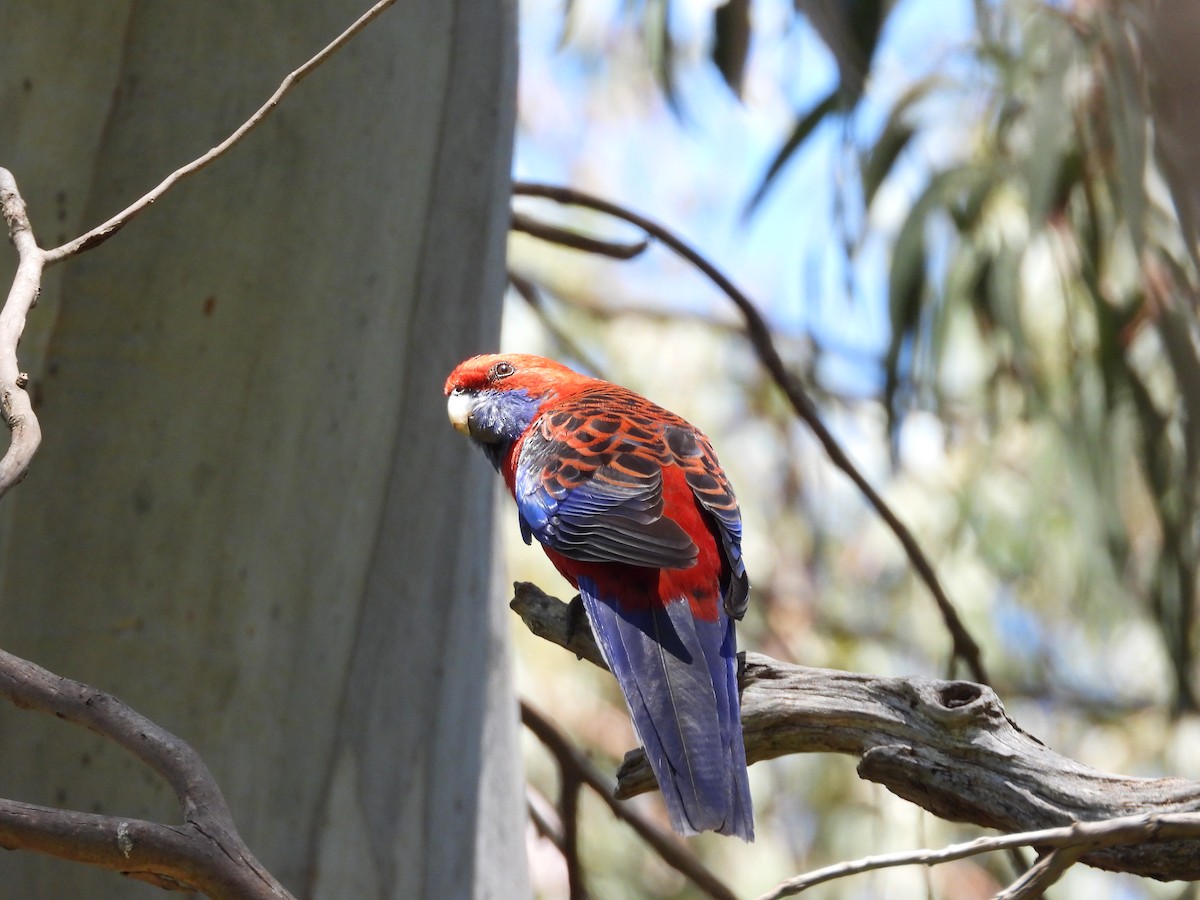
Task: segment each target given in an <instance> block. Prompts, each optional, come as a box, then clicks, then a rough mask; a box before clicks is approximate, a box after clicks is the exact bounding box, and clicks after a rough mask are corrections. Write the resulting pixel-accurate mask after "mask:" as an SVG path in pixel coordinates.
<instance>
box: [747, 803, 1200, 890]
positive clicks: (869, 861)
mask: <svg viewBox="0 0 1200 900" xmlns="http://www.w3.org/2000/svg"><path fill="white" fill-rule="evenodd" d="M1197 839H1200V813H1163V814H1154V813H1150V814H1142V815H1137V816H1122V817H1120V818H1116V819H1106V820H1104V821H1100V822H1076V823H1074V824H1072V825H1067V826H1064V827H1062V828H1044V829H1041V830H1040V831H1026V832H1021V833H1019V834H1004V835H999V836H996V837H981V838H976V839H975V840H973V841H966V842H964V843H961V844H951V845H950V846H948V847H943V848H941V849H940V850H910V851H905V852H902V853H885V854H880V855H878V856H866V857H863V858H862V859H856V860H852V861H850V862H844V863H838V864H837V865H834V866H828V867H826V868H824V869H817V870H815V871H813V872H808V873H806V874H804V875H799V876H797V877H795V878H789V879H788V880H787V881H784V882H782V883H781V884H778V885H776V886H775V887H774V888H772V889H771V890H770V891H768V892H767V893H765V894H763V895H762V896H761V897H760V898H759V900H777V898H779V897H791V896H793V895H795V894H799V893H800V892H802V891H806V890H808V889H809V888H811V887H815V886H816V885H818V884H823V883H824V882H826V881H833V880H834V879H837V878H845V877H846V876H848V875H859V874H861V873H863V872H871V871H875V870H877V869H889V868H894V867H896V866H933V865H938V864H939V863H945V862H952V861H953V860H956V859H966V858H967V857H970V856H979V855H980V854H982V853H992V852H994V851H996V850H1007V849H1009V848H1010V847H1043V848H1056V849H1064V850H1067V851H1069V852H1068V853H1066V854H1064V856H1062V857H1060V859H1059V860H1058V861H1057V862H1052V863H1047V864H1046V865H1045V866H1043V867H1042V868H1041V869H1039V870H1038V874H1040V873H1041V872H1046V873H1057V874H1061V870H1060V868H1059V867H1060V866H1061V865H1063V864H1068V865H1069V863H1070V862H1073V861H1074V858H1078V857H1079V856H1081V855H1083V854H1084V853H1086V852H1088V851H1092V850H1098V849H1101V848H1104V847H1119V846H1122V845H1132V844H1146V843H1155V842H1158V841H1168V840H1171V841H1178V840H1190V841H1194V840H1197ZM1037 868H1038V866H1037V864H1035V866H1034V869H1037ZM1034 869H1030V872H1033V871H1034ZM1038 874H1035V875H1034V876H1032V877H1030V878H1029V879H1028V881H1027V882H1026V883H1027V884H1028V885H1029V886H1030V887H1031V888H1033V887H1037V886H1039V885H1040V887H1041V888H1042V890H1044V889H1045V888H1046V887H1049V884H1050V882H1049V881H1045V882H1041V881H1038V880H1037V878H1038ZM1057 874H1055V877H1057ZM1022 881H1026V877H1025V876H1022V878H1021V879H1019V880H1018V884H1019V883H1020V882H1022ZM1000 896H1004V895H1003V894H1001V895H1000ZM1010 896H1011V897H1018V896H1020V897H1034V896H1038V894H1034V893H1023V894H1012V895H1010Z"/></svg>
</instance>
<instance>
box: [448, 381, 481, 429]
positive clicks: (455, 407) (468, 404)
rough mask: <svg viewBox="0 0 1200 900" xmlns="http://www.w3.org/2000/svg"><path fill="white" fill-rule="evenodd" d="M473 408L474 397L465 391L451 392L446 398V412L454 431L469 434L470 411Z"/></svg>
mask: <svg viewBox="0 0 1200 900" xmlns="http://www.w3.org/2000/svg"><path fill="white" fill-rule="evenodd" d="M474 409H475V397H474V396H472V395H471V394H467V393H458V392H455V393H452V394H451V395H450V396H449V397H447V398H446V413H447V414H448V415H449V416H450V424H451V425H453V426H454V430H455V431H461V432H462V433H463V434H465V435H466V436H467V437H470V436H471V424H470V419H471V413H472V412H473V411H474Z"/></svg>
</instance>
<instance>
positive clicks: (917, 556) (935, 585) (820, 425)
mask: <svg viewBox="0 0 1200 900" xmlns="http://www.w3.org/2000/svg"><path fill="white" fill-rule="evenodd" d="M513 194H514V195H517V196H525V197H544V198H546V199H548V200H553V201H554V202H556V203H562V204H567V205H572V206H581V207H584V208H586V209H594V210H596V211H597V212H601V213H604V214H605V215H609V216H613V217H614V218H617V219H621V220H622V221H625V222H629V223H630V224H632V225H636V226H637V227H638V228H640V229H642V231H644V232H645V233H646V234H647V235H649V236H650V237H653V238H654V239H655V240H657V241H660V242H662V243H663V244H664V245H665V246H667V247H669V248H670V249H671V250H672V251H673V252H675V253H677V254H678V255H679V256H681V257H682V258H684V259H686V260H687V261H688V262H689V263H691V264H692V265H694V266H695V267H696V268H697V269H699V270H700V271H701V272H703V273H704V275H705V276H706V277H707V278H708V279H709V280H710V281H712V283H713V284H715V285H716V286H717V287H718V288H719V289H720V290H721V292H722V293H724V294H725V296H727V297H728V298H729V299H730V300H731V301H733V304H734V305H735V306H736V307H737V308H738V310H739V311H740V312H741V314H742V317H743V318H744V319H745V322H746V336H747V337H748V338H749V340H750V344H751V346H753V347H754V351H755V353H756V354H757V356H758V358H759V361H760V362H761V363H762V364H763V367H764V368H766V370H767V371H768V372H769V373H770V375H771V378H772V380H774V381H775V383H776V384H777V385H778V386H779V388H780V390H782V391H783V393H784V395H785V396H786V397H787V398H788V402H789V403H791V405H792V409H794V410H795V412H796V415H797V416H799V417H800V419H801V420H802V421H803V422H804V423H805V424H806V425H807V426H808V427H809V429H811V431H812V432H813V434H814V435H815V436H816V438H817V440H818V441H820V442H821V446H822V447H823V448H824V449H825V453H826V454H827V455H828V456H829V459H830V461H832V462H833V464H834V465H835V466H837V468H839V469H841V470H842V472H844V473H845V474H846V476H847V477H848V478H849V479H850V480H851V481H852V482H854V485H855V486H856V487H857V488H858V490H859V492H860V493H861V494H862V495H863V496H864V497H865V498H866V499H867V502H868V503H870V504H871V506H872V507H873V508H874V509H875V511H876V512H877V513H878V514H879V517H880V518H881V519H883V521H884V522H885V523H886V524H887V526H888V528H889V529H891V531H892V533H893V534H895V535H896V539H897V540H899V541H900V545H901V546H902V547H903V548H904V552H905V554H906V555H907V556H908V559H909V562H910V564H911V565H912V567H913V569H914V571H916V573H917V575H918V577H920V579H921V580H922V581H923V582H924V583H925V585H926V587H928V588H929V592H930V594H932V595H933V599H934V602H935V603H936V604H937V607H938V611H939V612H940V613H941V615H942V619H943V621H944V622H945V623H946V630H947V631H949V632H950V638H951V642H952V645H953V658H954V659H956V660H962V662H963V664H964V665H965V666H966V667H967V670H968V672H969V673H970V674H971V677H972V678H974V679H975V680H976V681H980V682H983V683H985V684H986V683H987V680H988V678H987V671H986V669H985V668H984V665H983V658H982V654H981V653H980V650H979V644H978V643H976V641H975V639H974V638H973V637H972V636H971V633H970V632H969V631H968V630H967V627H966V625H964V624H963V621H962V619H961V618H960V617H959V615H958V610H957V609H956V608H955V607H954V604H953V603H952V602H951V601H950V598H949V596H948V595H947V594H946V591H945V589H944V588H943V587H942V584H941V581H940V580H939V579H938V576H937V572H936V571H935V570H934V568H933V563H931V562H930V561H929V558H928V557H927V556H926V555H925V551H924V550H922V549H921V545H920V544H919V543H917V539H916V538H915V537H914V536H913V533H912V532H911V531H909V529H908V526H907V525H905V524H904V522H903V521H901V519H900V517H899V516H898V515H896V513H895V512H894V511H893V510H892V508H891V507H890V506H889V505H888V503H887V501H886V500H884V499H883V497H882V496H881V495H880V494H879V492H878V491H876V490H875V488H874V486H873V485H872V484H871V482H870V481H868V480H867V478H866V476H865V475H863V474H862V472H860V471H859V470H858V467H857V466H856V465H855V464H854V461H853V460H851V459H850V456H849V455H848V454H847V453H846V451H845V450H843V449H842V446H841V444H839V443H838V440H837V438H836V437H834V435H833V432H831V431H830V430H829V429H828V428H827V427H826V425H825V423H824V421H823V420H822V419H821V415H820V413H819V412H818V410H817V405H816V403H815V402H813V399H812V397H811V396H810V395H809V392H808V388H807V387H806V386H805V385H804V382H802V381H801V380H800V378H799V377H797V376H796V375H795V373H793V372H792V371H791V370H790V369H789V368H788V367H787V364H786V363H784V361H783V357H781V356H780V355H779V350H778V348H777V347H776V346H775V339H774V337H772V335H771V329H770V326H769V325H767V321H766V319H764V318H763V316H762V313H760V312H759V311H758V307H757V306H755V305H754V303H753V302H752V301H751V300H750V298H749V297H747V296H746V295H745V294H744V293H742V291H741V290H739V289H738V287H737V286H736V285H735V284H734V283H733V282H732V281H730V280H729V278H727V277H726V276H725V274H724V273H723V272H721V270H720V269H718V268H717V267H716V266H715V265H713V263H711V262H710V261H709V260H708V259H707V258H705V257H704V256H703V255H702V254H701V253H699V252H698V251H697V250H696V249H694V248H693V247H691V246H690V245H689V244H687V243H686V242H685V241H683V240H682V239H681V238H679V237H677V236H676V235H675V234H674V233H673V232H671V231H670V230H669V229H667V228H664V227H663V226H662V225H659V224H658V223H656V222H653V221H651V220H649V219H647V218H645V217H643V216H640V215H638V214H637V213H635V212H632V211H631V210H628V209H626V208H625V207H623V206H620V205H618V204H616V203H612V202H610V201H608V200H604V199H602V198H600V197H594V196H592V195H591V194H586V193H584V192H582V191H577V190H574V189H573V188H568V187H561V186H558V185H549V184H531V183H529V182H523V181H518V182H514V183H513Z"/></svg>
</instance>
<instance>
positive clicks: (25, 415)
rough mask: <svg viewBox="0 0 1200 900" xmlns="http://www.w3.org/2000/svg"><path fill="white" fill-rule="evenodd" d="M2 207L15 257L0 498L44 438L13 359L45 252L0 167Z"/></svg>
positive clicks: (1, 394)
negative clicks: (6, 438) (6, 434)
mask: <svg viewBox="0 0 1200 900" xmlns="http://www.w3.org/2000/svg"><path fill="white" fill-rule="evenodd" d="M0 212H2V213H3V215H4V221H5V222H6V223H7V225H8V236H9V238H10V239H11V240H12V242H13V245H14V246H15V247H16V248H17V258H18V261H17V273H16V277H15V278H13V283H12V287H11V288H10V289H9V292H8V299H7V300H5V302H4V307H3V308H0V416H2V417H3V418H4V423H5V424H6V425H7V426H8V427H9V430H10V431H11V432H12V436H11V438H10V441H9V445H8V450H7V451H6V452H5V454H4V457H3V458H2V459H0V497H3V496H4V495H5V494H6V493H7V492H8V491H9V490H10V489H11V488H12V487H13V485H15V484H17V483H18V482H20V480H21V479H22V478H24V477H25V473H26V472H27V471H28V470H29V463H30V461H31V460H32V459H33V455H34V454H35V453H37V448H38V445H39V444H40V443H41V441H42V430H41V427H40V426H39V425H38V420H37V416H36V415H34V413H33V406H32V404H31V403H30V402H29V394H28V393H27V392H26V390H25V386H26V383H27V382H28V381H29V378H28V376H26V375H24V374H23V373H22V372H21V369H20V365H19V364H18V362H17V345H18V344H20V343H21V335H22V334H23V333H24V331H25V319H26V317H27V316H28V315H29V310H31V309H33V306H34V304H35V303H37V297H38V291H39V290H40V289H41V284H42V267H43V266H44V264H45V255H44V254H43V253H42V251H41V249H40V248H39V247H38V245H37V241H36V240H35V239H34V236H33V228H32V227H31V226H30V224H29V216H28V215H26V213H25V201H24V200H22V199H21V192H20V191H19V190H18V189H17V180H16V179H15V178H14V177H13V175H12V173H11V172H9V171H8V169H0Z"/></svg>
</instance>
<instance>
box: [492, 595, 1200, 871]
mask: <svg viewBox="0 0 1200 900" xmlns="http://www.w3.org/2000/svg"><path fill="white" fill-rule="evenodd" d="M511 605H512V607H513V609H514V610H516V612H517V613H518V614H519V615H520V616H521V618H522V619H523V620H524V621H525V623H526V625H527V626H528V627H529V629H530V630H531V631H532V632H533V633H534V634H536V635H538V636H539V637H542V638H545V639H546V640H549V641H551V642H553V643H556V644H559V645H560V646H562V647H565V648H566V649H568V650H570V651H572V652H573V653H575V654H577V655H579V656H581V657H583V658H586V659H588V660H589V661H591V662H594V663H596V664H597V665H603V663H602V661H601V659H600V655H599V653H598V651H597V648H596V646H595V642H594V640H593V639H592V637H591V635H590V633H588V632H587V629H586V628H585V627H581V625H580V624H578V623H577V624H576V626H575V627H574V629H572V628H571V627H570V625H569V613H568V607H567V604H565V603H563V602H562V601H560V600H557V599H555V598H553V597H550V596H547V595H546V594H545V593H543V592H542V591H541V590H539V589H538V588H537V587H535V586H534V585H531V584H524V583H518V584H517V585H516V589H515V596H514V598H513V601H512V604H511ZM741 685H742V727H743V731H744V734H745V740H746V758H747V760H748V761H750V762H757V761H759V760H763V759H773V758H775V757H778V756H783V755H785V754H789V753H813V752H832V753H847V754H851V755H854V756H857V757H859V764H858V774H859V775H860V777H862V778H864V779H867V780H868V781H874V782H876V783H878V784H882V785H883V786H884V787H886V788H887V789H888V790H890V791H891V792H892V793H894V794H896V795H897V796H899V797H902V798H904V799H906V800H909V801H911V802H913V803H915V804H917V805H918V806H920V807H922V808H923V809H926V810H928V811H929V812H931V813H933V814H934V815H937V816H939V817H940V818H943V819H947V820H950V821H954V822H970V823H974V824H977V825H982V826H984V827H987V828H996V829H999V830H1001V831H1004V832H1012V833H1018V832H1022V833H1023V832H1035V834H1034V835H1033V836H1030V835H1027V834H1019V835H1013V836H1008V837H1004V838H996V839H992V840H994V841H996V842H997V843H994V844H991V845H986V846H985V847H984V849H981V850H978V851H977V852H985V850H994V849H1004V848H1005V847H1010V846H1032V847H1034V848H1035V849H1038V850H1047V849H1050V848H1055V847H1070V848H1074V849H1075V850H1078V849H1079V848H1082V850H1083V851H1084V852H1082V853H1081V855H1080V856H1079V861H1080V862H1084V863H1086V864H1088V865H1090V866H1095V867H1097V868H1102V869H1110V870H1112V871H1116V872H1129V873H1132V874H1136V875H1142V876H1146V877H1149V878H1157V879H1162V880H1172V879H1189V880H1191V879H1200V783H1197V782H1193V781H1188V780H1186V779H1183V778H1132V777H1129V776H1124V775H1112V774H1109V773H1106V772H1101V771H1098V770H1096V769H1093V768H1090V767H1089V766H1085V765H1083V764H1082V763H1079V762H1076V761H1074V760H1072V759H1068V758H1066V757H1064V756H1061V755H1059V754H1057V753H1055V752H1054V751H1053V750H1051V749H1049V748H1048V747H1046V746H1045V745H1044V744H1042V743H1041V742H1040V741H1039V740H1038V739H1037V738H1035V737H1033V736H1032V735H1030V734H1028V733H1026V732H1025V731H1023V730H1022V729H1021V727H1020V726H1019V725H1017V723H1016V722H1014V721H1013V720H1012V719H1011V718H1009V716H1008V715H1007V713H1006V712H1005V711H1004V706H1003V705H1002V704H1001V702H1000V699H999V698H998V697H997V696H996V694H995V692H994V691H992V690H991V689H990V688H988V687H985V686H983V685H980V684H975V683H973V682H967V681H941V680H937V679H931V678H879V677H875V676H872V675H863V674H858V673H854V672H839V671H834V670H829V669H814V668H808V667H805V666H795V665H790V664H787V663H782V662H777V661H775V660H772V659H770V658H768V657H765V656H762V655H759V654H754V653H749V654H746V666H745V669H744V671H743V673H742V681H741ZM617 781H618V786H617V796H618V797H629V796H632V795H634V794H638V793H642V792H644V791H648V790H652V789H653V788H654V784H655V783H654V778H653V775H652V774H651V772H650V768H649V766H648V765H647V764H646V761H645V756H644V755H643V753H642V751H641V750H640V749H639V750H635V751H632V752H630V753H629V754H627V755H626V757H625V762H624V763H623V764H622V766H621V769H620V771H619V772H618V773H617ZM1047 830H1049V831H1047ZM923 852H930V853H932V852H936V851H923ZM1069 857H1070V854H1067V855H1065V856H1064V857H1063V858H1067V859H1069ZM952 858H958V857H952ZM1060 859H1062V858H1060ZM923 861H924V860H920V859H918V860H910V861H908V862H904V863H896V864H897V865H899V864H904V865H908V864H912V863H913V862H923ZM854 871H858V870H857V869H855V870H854ZM847 874H849V872H847Z"/></svg>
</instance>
